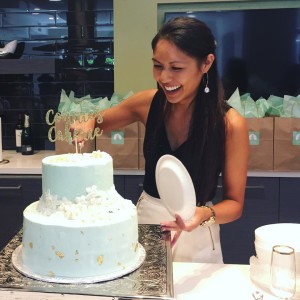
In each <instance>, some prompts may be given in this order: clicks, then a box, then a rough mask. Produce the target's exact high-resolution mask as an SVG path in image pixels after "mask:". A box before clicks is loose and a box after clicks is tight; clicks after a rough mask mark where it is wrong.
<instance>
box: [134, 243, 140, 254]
mask: <svg viewBox="0 0 300 300" xmlns="http://www.w3.org/2000/svg"><path fill="white" fill-rule="evenodd" d="M138 247H139V244H138V243H135V246H134V252H136V251H137V249H138Z"/></svg>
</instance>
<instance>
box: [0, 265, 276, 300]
mask: <svg viewBox="0 0 300 300" xmlns="http://www.w3.org/2000/svg"><path fill="white" fill-rule="evenodd" d="M173 279H174V294H175V299H178V300H196V299H209V300H221V299H222V300H241V299H242V300H254V297H253V296H252V293H255V292H256V291H262V290H260V289H259V288H258V287H256V286H255V285H254V284H253V283H252V281H251V279H250V266H249V265H222V264H200V263H177V262H175V263H173ZM262 292H263V294H264V298H263V300H275V298H274V297H273V296H271V295H270V294H269V293H268V292H266V291H262ZM19 299H24V300H71V299H72V300H93V299H99V300H100V299H104V300H113V299H114V298H112V297H99V296H84V295H71V294H54V293H53V294H52V293H50V294H49V293H48V294H47V293H35V292H21V291H16V290H15V291H5V290H0V300H19ZM114 300H117V299H116V298H115V299H114Z"/></svg>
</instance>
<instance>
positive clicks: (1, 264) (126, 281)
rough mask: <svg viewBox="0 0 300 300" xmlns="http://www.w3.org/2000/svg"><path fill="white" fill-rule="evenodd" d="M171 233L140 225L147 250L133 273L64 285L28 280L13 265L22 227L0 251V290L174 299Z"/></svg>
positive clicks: (140, 239) (141, 241) (116, 297)
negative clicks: (114, 277)
mask: <svg viewBox="0 0 300 300" xmlns="http://www.w3.org/2000/svg"><path fill="white" fill-rule="evenodd" d="M170 239H171V235H170V232H162V231H161V227H160V225H139V242H140V244H141V245H142V246H143V247H144V249H145V251H146V257H145V261H144V262H143V264H142V265H141V266H140V267H139V268H138V269H137V270H135V271H133V272H132V273H130V274H128V275H126V276H123V277H120V278H117V279H114V280H109V281H105V282H100V283H82V284H73V283H70V284H66V283H52V282H45V281H39V280H35V279H31V278H29V277H26V276H24V275H22V274H21V273H19V272H18V271H17V270H16V269H15V268H14V267H13V265H12V259H11V258H12V253H13V252H14V250H15V249H16V248H17V247H18V246H19V245H20V244H21V242H22V230H21V231H20V232H19V233H18V234H17V235H16V236H14V237H13V239H12V240H11V241H10V242H9V243H8V244H7V246H6V247H5V248H4V249H3V250H2V251H1V252H0V289H5V290H14V289H18V290H19V291H24V292H26V291H31V292H32V291H34V292H47V293H60V294H81V295H97V296H104V297H114V298H115V299H116V300H117V299H120V300H121V299H174V298H173V297H174V291H173V269H172V258H171V248H170Z"/></svg>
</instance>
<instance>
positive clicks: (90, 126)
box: [70, 115, 100, 148]
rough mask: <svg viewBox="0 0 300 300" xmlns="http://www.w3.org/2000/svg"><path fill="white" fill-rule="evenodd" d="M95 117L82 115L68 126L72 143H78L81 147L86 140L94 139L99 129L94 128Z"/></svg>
mask: <svg viewBox="0 0 300 300" xmlns="http://www.w3.org/2000/svg"><path fill="white" fill-rule="evenodd" d="M95 123H96V120H95V117H91V116H87V115H83V116H81V117H80V118H79V120H76V121H74V122H73V123H72V124H71V126H70V132H71V135H72V143H73V144H79V145H80V147H81V148H82V147H83V146H84V143H85V142H86V141H87V140H91V139H95V138H96V136H97V135H100V134H99V131H100V129H99V128H98V127H96V128H95Z"/></svg>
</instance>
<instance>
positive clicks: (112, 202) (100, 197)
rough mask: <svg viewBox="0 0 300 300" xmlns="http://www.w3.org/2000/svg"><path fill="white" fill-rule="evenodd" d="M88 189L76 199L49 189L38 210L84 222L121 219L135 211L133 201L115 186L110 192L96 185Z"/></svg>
mask: <svg viewBox="0 0 300 300" xmlns="http://www.w3.org/2000/svg"><path fill="white" fill-rule="evenodd" d="M86 191H87V194H86V195H83V196H79V197H76V198H75V200H74V201H71V200H68V199H67V198H65V197H64V198H62V199H59V198H58V197H57V196H55V195H54V196H53V195H51V193H50V191H48V192H47V193H45V194H43V195H42V197H41V198H40V201H39V202H38V206H37V211H38V212H39V213H41V214H42V215H45V216H50V215H53V214H55V216H52V218H56V219H63V218H65V219H68V220H78V221H80V222H83V223H86V222H89V223H94V222H96V221H103V222H109V221H112V220H114V219H116V220H121V219H123V218H124V216H126V215H131V214H132V213H133V207H132V202H131V201H130V200H125V199H124V198H122V197H121V196H120V195H119V194H118V193H117V192H116V190H115V189H114V187H113V188H112V189H111V190H110V191H108V192H103V191H99V190H98V189H97V187H96V186H92V187H89V188H87V189H86Z"/></svg>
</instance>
